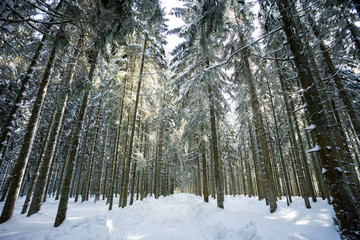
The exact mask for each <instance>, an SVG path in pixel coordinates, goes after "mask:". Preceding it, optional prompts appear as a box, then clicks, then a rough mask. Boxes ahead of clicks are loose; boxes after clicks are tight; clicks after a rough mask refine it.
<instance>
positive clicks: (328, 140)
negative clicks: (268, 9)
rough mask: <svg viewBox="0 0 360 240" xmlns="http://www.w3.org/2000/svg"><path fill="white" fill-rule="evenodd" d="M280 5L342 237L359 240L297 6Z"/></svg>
mask: <svg viewBox="0 0 360 240" xmlns="http://www.w3.org/2000/svg"><path fill="white" fill-rule="evenodd" d="M277 5H278V8H279V11H280V14H281V16H282V18H281V21H282V22H283V24H284V31H285V34H286V36H287V39H288V42H289V45H290V49H291V51H292V53H293V55H294V62H295V65H296V68H297V70H298V74H299V79H300V82H301V85H302V88H303V89H306V91H304V97H305V100H306V102H307V105H308V111H309V113H310V120H311V122H312V123H313V124H314V125H315V126H316V127H315V129H314V132H315V133H316V138H317V139H316V140H317V144H318V146H319V148H320V149H319V151H318V152H319V155H320V159H321V161H322V162H323V166H324V168H325V170H326V172H325V174H324V175H325V178H326V181H327V185H328V187H329V190H330V192H331V196H332V197H333V206H334V210H335V214H336V217H337V220H338V223H339V227H340V231H341V235H342V236H343V238H347V239H359V238H360V233H359V231H358V229H359V225H360V219H359V215H358V213H357V209H356V205H355V202H354V200H353V196H352V194H351V192H350V188H349V185H347V184H346V182H345V181H344V180H345V179H346V178H345V176H344V172H343V171H342V170H341V166H340V165H339V161H336V159H337V151H341V149H337V148H336V146H335V145H334V143H333V139H332V137H331V132H330V130H329V128H328V126H329V124H328V121H327V119H326V116H325V113H324V108H323V106H322V105H321V102H322V101H321V98H320V94H319V90H318V89H317V87H316V85H315V79H314V77H313V75H312V70H311V66H310V65H309V61H308V59H307V57H306V55H305V54H306V53H305V52H304V51H303V50H304V49H305V48H304V43H303V41H302V40H301V38H300V37H299V36H298V35H296V34H295V32H296V33H301V32H302V31H301V28H300V27H299V25H298V24H299V20H298V16H297V12H296V9H295V5H294V4H293V3H290V2H288V0H278V1H277Z"/></svg>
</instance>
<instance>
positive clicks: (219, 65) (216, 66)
mask: <svg viewBox="0 0 360 240" xmlns="http://www.w3.org/2000/svg"><path fill="white" fill-rule="evenodd" d="M281 29H282V27H281V26H280V27H278V28H275V29H274V30H272V31H271V32H269V33H267V34H265V35H264V36H262V37H260V38H258V39H256V40H255V41H253V42H251V43H249V44H247V45H245V46H243V47H242V48H240V49H238V50H236V51H235V52H234V53H233V54H231V55H230V56H229V57H228V58H227V59H226V60H224V61H222V62H220V63H218V64H216V65H214V66H211V67H208V68H205V69H204V71H211V70H213V69H214V68H218V67H221V66H223V65H225V64H227V63H228V62H229V61H230V60H231V59H232V58H233V57H234V56H236V55H237V54H238V53H240V52H241V51H244V50H245V49H247V48H249V47H251V46H252V45H254V44H255V43H257V42H259V41H260V40H262V39H264V38H266V37H268V36H270V35H271V34H273V33H276V32H277V31H280V30H281Z"/></svg>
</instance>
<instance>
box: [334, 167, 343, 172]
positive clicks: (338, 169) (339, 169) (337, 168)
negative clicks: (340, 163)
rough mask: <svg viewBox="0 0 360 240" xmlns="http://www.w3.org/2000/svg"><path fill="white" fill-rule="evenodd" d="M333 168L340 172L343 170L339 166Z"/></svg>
mask: <svg viewBox="0 0 360 240" xmlns="http://www.w3.org/2000/svg"><path fill="white" fill-rule="evenodd" d="M335 170H336V171H338V172H342V171H343V170H342V169H341V168H339V167H336V168H335Z"/></svg>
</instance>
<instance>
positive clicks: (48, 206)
mask: <svg viewBox="0 0 360 240" xmlns="http://www.w3.org/2000/svg"><path fill="white" fill-rule="evenodd" d="M117 201H118V199H116V201H115V203H114V206H115V207H114V210H112V211H110V212H109V211H108V210H107V206H106V205H105V202H102V201H101V202H98V203H96V204H94V203H93V202H91V201H90V202H84V203H82V204H81V203H73V200H70V206H69V211H68V217H67V220H66V221H65V222H64V223H63V224H62V225H61V226H60V227H58V228H53V227H52V225H53V221H54V219H55V215H56V210H57V204H58V203H57V202H55V201H54V200H53V199H49V200H48V201H47V202H46V203H45V204H44V206H43V208H42V210H41V211H40V213H39V214H35V215H33V216H31V217H30V218H27V217H26V216H24V215H20V214H18V213H19V212H20V210H21V204H22V202H23V199H20V200H19V203H21V204H19V205H18V206H17V208H16V214H15V217H14V218H12V219H11V220H10V221H8V222H6V223H4V224H1V225H0V239H1V240H10V239H11V240H20V239H21V240H30V239H31V240H33V239H36V240H42V239H44V240H55V239H56V240H60V239H62V240H71V239H74V240H75V239H76V240H78V239H79V240H82V239H89V240H91V239H94V240H103V239H109V240H140V239H142V240H162V239H164V240H165V239H171V240H177V239H179V240H180V239H184V240H191V239H194V240H201V239H206V240H207V239H224V240H250V239H252V240H261V239H262V240H281V239H283V240H304V239H309V240H312V239H313V240H322V239H324V240H338V239H339V235H338V233H337V232H336V230H335V226H334V224H333V222H332V216H333V214H334V213H333V211H332V208H331V206H329V205H327V204H326V202H325V201H321V200H319V201H318V202H317V203H313V204H312V209H310V210H309V209H306V208H305V207H304V204H303V200H302V199H301V198H294V202H293V204H292V205H291V207H287V206H286V203H285V202H284V201H279V202H278V205H279V207H278V210H277V211H276V212H275V213H274V214H270V213H269V210H268V207H267V206H265V204H264V202H263V201H261V202H259V201H258V200H257V199H256V198H248V197H243V196H238V197H235V198H233V197H226V198H225V209H224V210H221V209H218V208H217V207H216V201H215V200H213V199H212V200H211V201H210V203H208V204H206V203H204V202H203V200H202V198H200V197H196V196H193V195H189V194H175V195H173V196H169V197H160V199H158V200H156V199H154V198H147V199H145V200H144V201H143V202H141V201H136V202H135V203H134V205H133V206H131V207H126V208H124V209H118V208H117ZM2 206H3V203H1V204H0V209H2Z"/></svg>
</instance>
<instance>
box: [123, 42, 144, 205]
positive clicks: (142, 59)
mask: <svg viewBox="0 0 360 240" xmlns="http://www.w3.org/2000/svg"><path fill="white" fill-rule="evenodd" d="M147 41H148V39H147V35H145V40H144V47H143V53H142V58H141V65H140V73H139V82H138V88H137V93H136V99H135V106H134V115H133V119H132V123H131V135H130V140H129V151H128V155H127V162H126V170H125V179H124V183H123V187H124V190H123V194H124V196H123V205H122V207H125V206H126V205H127V194H128V185H129V174H130V166H131V159H132V151H133V143H134V135H135V123H136V116H137V109H138V105H139V98H140V89H141V83H142V78H143V71H144V62H145V50H146V46H147ZM124 167H125V166H124Z"/></svg>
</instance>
